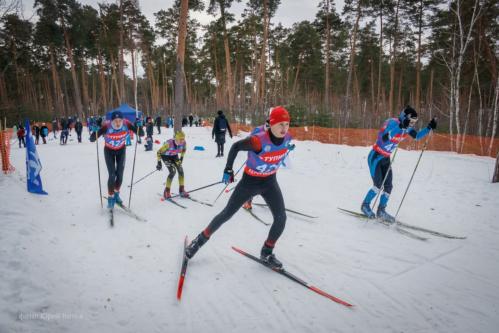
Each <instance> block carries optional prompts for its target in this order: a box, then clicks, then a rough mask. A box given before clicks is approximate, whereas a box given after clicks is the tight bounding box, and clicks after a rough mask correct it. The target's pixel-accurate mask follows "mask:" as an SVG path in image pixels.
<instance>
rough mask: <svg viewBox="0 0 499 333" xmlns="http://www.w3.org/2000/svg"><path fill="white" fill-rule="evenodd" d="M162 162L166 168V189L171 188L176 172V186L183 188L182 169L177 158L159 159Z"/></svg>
mask: <svg viewBox="0 0 499 333" xmlns="http://www.w3.org/2000/svg"><path fill="white" fill-rule="evenodd" d="M161 158H162V160H163V162H164V163H165V165H166V167H167V168H168V172H169V174H168V178H167V179H166V187H167V188H171V185H172V181H173V177H175V174H176V171H177V170H178V184H179V185H180V186H184V169H183V168H182V165H181V164H180V161H179V160H178V158H176V159H174V158H168V157H164V156H162V157H161Z"/></svg>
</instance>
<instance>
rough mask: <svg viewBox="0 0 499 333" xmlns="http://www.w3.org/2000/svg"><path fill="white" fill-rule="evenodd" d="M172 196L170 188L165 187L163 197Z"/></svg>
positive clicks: (168, 197)
mask: <svg viewBox="0 0 499 333" xmlns="http://www.w3.org/2000/svg"><path fill="white" fill-rule="evenodd" d="M171 197H172V194H171V193H170V188H169V187H165V191H164V192H163V198H164V199H166V200H168V199H170V198H171Z"/></svg>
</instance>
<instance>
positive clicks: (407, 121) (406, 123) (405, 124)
mask: <svg viewBox="0 0 499 333" xmlns="http://www.w3.org/2000/svg"><path fill="white" fill-rule="evenodd" d="M410 123H411V119H410V118H404V120H402V122H401V123H400V125H399V127H400V128H407V127H409V124H410Z"/></svg>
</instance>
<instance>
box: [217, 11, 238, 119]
mask: <svg viewBox="0 0 499 333" xmlns="http://www.w3.org/2000/svg"><path fill="white" fill-rule="evenodd" d="M219 5H220V15H221V16H222V17H221V18H222V29H223V34H224V50H225V70H226V73H227V83H226V88H227V93H228V94H227V95H228V98H229V100H228V106H229V109H228V110H227V111H228V113H229V115H230V114H231V113H232V111H233V107H234V104H233V103H234V88H233V87H234V84H233V82H232V69H231V65H230V51H229V36H228V35H227V28H226V26H225V24H226V23H225V11H224V5H223V3H221V2H220V3H219Z"/></svg>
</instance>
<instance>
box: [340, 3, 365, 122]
mask: <svg viewBox="0 0 499 333" xmlns="http://www.w3.org/2000/svg"><path fill="white" fill-rule="evenodd" d="M360 14H361V11H360V0H357V17H356V19H355V25H354V27H353V34H352V38H351V47H350V65H349V66H348V78H347V91H346V95H345V110H344V121H345V126H344V127H346V126H347V123H348V116H347V115H348V114H349V113H350V111H351V110H350V108H351V101H350V89H351V86H352V76H353V67H354V64H355V44H356V43H357V30H358V28H359V20H360Z"/></svg>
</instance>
